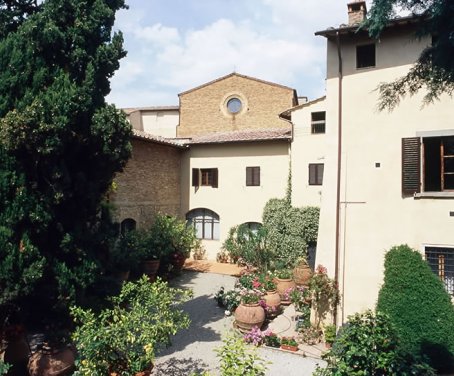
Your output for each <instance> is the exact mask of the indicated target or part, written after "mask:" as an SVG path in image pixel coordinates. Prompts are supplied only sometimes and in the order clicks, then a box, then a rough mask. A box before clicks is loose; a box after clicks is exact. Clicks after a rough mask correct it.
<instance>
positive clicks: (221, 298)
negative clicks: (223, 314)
mask: <svg viewBox="0 0 454 376" xmlns="http://www.w3.org/2000/svg"><path fill="white" fill-rule="evenodd" d="M214 299H215V300H216V301H217V302H218V305H219V306H220V307H224V308H226V309H227V310H228V311H230V312H233V311H234V310H235V309H236V307H238V306H239V305H240V300H241V299H240V290H238V289H234V290H229V291H225V290H224V287H221V288H220V289H219V291H218V292H217V293H216V294H215V296H214Z"/></svg>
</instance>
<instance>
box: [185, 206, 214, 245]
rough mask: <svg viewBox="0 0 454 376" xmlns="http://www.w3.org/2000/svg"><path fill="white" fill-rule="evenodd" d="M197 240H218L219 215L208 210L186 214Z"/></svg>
mask: <svg viewBox="0 0 454 376" xmlns="http://www.w3.org/2000/svg"><path fill="white" fill-rule="evenodd" d="M186 220H187V221H188V222H189V225H190V226H194V228H195V231H196V236H197V238H199V239H210V240H219V215H217V214H216V213H215V212H214V211H212V210H209V209H194V210H191V211H190V212H188V213H187V214H186Z"/></svg>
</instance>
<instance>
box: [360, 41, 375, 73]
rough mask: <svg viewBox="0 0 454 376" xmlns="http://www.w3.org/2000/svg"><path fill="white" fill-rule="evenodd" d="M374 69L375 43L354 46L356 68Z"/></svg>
mask: <svg viewBox="0 0 454 376" xmlns="http://www.w3.org/2000/svg"><path fill="white" fill-rule="evenodd" d="M367 67H375V43H372V44H366V45H363V46H356V68H367Z"/></svg>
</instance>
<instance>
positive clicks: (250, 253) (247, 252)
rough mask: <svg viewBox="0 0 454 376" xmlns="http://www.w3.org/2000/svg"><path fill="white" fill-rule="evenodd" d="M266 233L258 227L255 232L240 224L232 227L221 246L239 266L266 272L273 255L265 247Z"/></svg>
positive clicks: (262, 228)
mask: <svg viewBox="0 0 454 376" xmlns="http://www.w3.org/2000/svg"><path fill="white" fill-rule="evenodd" d="M266 239H267V231H266V229H265V228H264V227H259V228H258V229H257V230H256V231H253V230H251V229H250V228H249V227H248V226H247V225H245V224H242V225H239V226H235V227H232V228H231V229H230V230H229V236H228V237H227V239H226V240H225V242H224V244H223V245H222V247H223V249H225V250H226V251H227V252H228V254H229V255H230V258H231V259H232V260H236V261H237V262H238V263H240V264H245V265H248V266H252V267H256V268H258V269H260V270H268V268H269V265H270V262H271V259H272V258H273V255H272V254H271V253H270V251H269V248H268V247H267V245H266Z"/></svg>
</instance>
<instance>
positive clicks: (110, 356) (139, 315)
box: [71, 276, 191, 376]
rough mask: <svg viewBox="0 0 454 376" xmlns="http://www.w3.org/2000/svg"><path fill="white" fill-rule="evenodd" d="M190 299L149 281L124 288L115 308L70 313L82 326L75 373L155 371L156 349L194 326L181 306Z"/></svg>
mask: <svg viewBox="0 0 454 376" xmlns="http://www.w3.org/2000/svg"><path fill="white" fill-rule="evenodd" d="M190 296H191V292H190V291H188V290H186V291H185V290H180V289H175V288H170V287H168V285H167V283H165V282H162V281H161V280H159V279H158V281H156V282H155V283H152V284H151V283H150V282H149V281H148V278H147V277H145V276H144V277H142V279H140V280H139V281H138V282H136V283H133V282H127V283H126V284H124V285H123V288H122V291H121V293H120V295H119V296H117V297H114V298H112V299H111V302H112V308H109V309H105V310H103V311H102V312H100V313H95V312H93V311H91V310H84V309H82V308H80V307H73V308H71V314H72V316H73V317H74V320H75V322H76V324H77V328H76V330H75V331H74V333H73V340H74V343H75V345H76V347H77V354H78V358H77V362H76V363H77V372H76V373H75V374H76V375H84V376H105V375H109V374H110V373H111V372H116V373H117V374H118V375H122V376H132V375H135V374H136V372H141V371H145V370H148V369H150V367H151V365H152V362H153V360H154V356H155V354H156V351H157V349H159V348H160V347H162V346H165V345H168V344H169V343H170V336H171V335H174V334H175V333H176V332H177V331H178V330H180V329H183V328H187V327H188V326H189V323H190V321H189V317H188V314H187V313H185V312H184V311H183V310H182V309H181V303H183V302H185V301H187V300H188V299H189V297H190Z"/></svg>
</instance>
